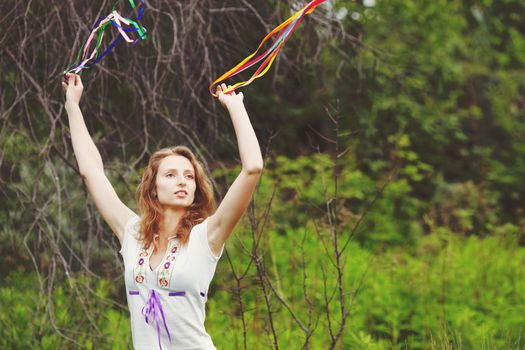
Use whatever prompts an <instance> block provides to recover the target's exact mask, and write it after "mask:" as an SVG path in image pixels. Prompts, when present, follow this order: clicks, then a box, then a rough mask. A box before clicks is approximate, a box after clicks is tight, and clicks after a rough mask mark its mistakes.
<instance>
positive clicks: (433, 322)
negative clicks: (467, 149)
mask: <svg viewBox="0 0 525 350" xmlns="http://www.w3.org/2000/svg"><path fill="white" fill-rule="evenodd" d="M345 234H347V232H343V233H342V237H344V235H345ZM267 236H269V237H268V238H267V244H268V247H271V249H268V250H267V251H268V255H267V256H266V259H267V260H270V261H271V263H268V266H270V267H271V266H273V267H271V268H270V269H271V272H272V280H273V281H276V282H275V288H276V290H277V291H278V292H279V294H280V295H281V296H283V297H284V298H285V299H286V300H287V302H288V303H289V304H291V307H292V309H293V310H294V311H295V312H296V313H297V314H298V315H299V318H300V319H301V320H302V322H305V323H306V322H307V314H306V312H305V310H307V309H308V305H307V303H306V302H305V300H304V296H303V288H302V283H303V276H302V271H301V261H302V259H301V255H302V251H301V241H302V239H303V238H305V243H304V254H305V256H307V257H308V262H307V271H306V272H307V279H306V282H305V283H306V290H307V293H308V297H309V298H310V299H311V301H312V303H313V305H315V311H314V317H316V316H315V315H317V317H319V320H318V325H317V328H316V330H315V332H314V336H313V338H312V348H313V349H323V348H326V344H328V343H329V338H328V330H327V323H326V317H325V316H323V313H324V307H325V305H326V304H325V300H324V299H323V282H322V281H323V276H324V275H326V277H327V283H328V285H327V289H328V290H332V288H333V287H334V283H335V275H333V273H334V271H333V269H331V268H330V266H329V264H327V260H326V257H325V256H324V253H323V251H322V250H323V248H321V247H320V245H319V242H318V240H317V239H316V234H315V233H314V232H313V228H310V229H307V230H296V231H292V232H289V235H288V236H286V237H285V236H283V235H279V234H277V233H276V232H269V233H267ZM515 243H516V236H515V235H513V236H509V237H506V238H487V239H479V238H476V237H470V238H468V239H463V238H458V237H457V236H455V235H454V234H452V233H450V232H448V231H446V230H440V231H439V232H436V233H435V234H432V235H429V236H426V237H425V238H424V239H422V240H420V241H419V244H418V246H417V248H416V249H415V253H414V254H413V255H411V254H409V253H407V252H404V251H402V250H391V251H390V252H387V253H384V254H380V255H376V256H373V255H372V254H371V253H370V252H368V251H366V250H363V249H361V248H357V247H352V248H350V251H349V252H348V256H349V257H351V258H350V260H348V262H347V264H348V268H347V269H346V273H345V276H344V279H345V281H347V285H348V286H352V288H357V287H358V281H359V280H360V277H361V275H362V274H363V273H364V272H365V271H368V272H367V275H366V278H365V283H364V285H363V286H361V287H360V289H359V291H358V294H357V297H356V300H355V301H354V304H353V309H352V312H351V316H350V323H349V324H348V326H347V328H346V331H345V333H344V337H343V344H344V345H343V348H345V349H346V348H350V349H392V348H395V349H405V348H409V349H428V348H430V347H431V346H432V348H435V349H449V348H454V349H517V348H520V347H521V346H523V345H524V344H523V334H524V329H523V322H525V316H524V315H525V293H524V292H525V283H524V282H523V281H525V275H524V272H523V269H522V268H521V266H522V265H523V263H524V262H525V250H524V249H523V248H517V247H516V244H515ZM265 244H266V243H265ZM228 249H229V252H230V255H231V256H234V257H236V256H237V254H238V251H237V247H236V246H235V245H234V244H230V245H229V246H228ZM234 259H237V258H234ZM235 262H236V266H243V265H242V264H240V261H237V260H236V261H235ZM244 263H247V261H244ZM217 273H218V274H220V275H226V274H227V273H228V268H227V267H226V266H225V265H219V269H218V271H217ZM225 283H227V281H225ZM218 287H219V289H220V284H219V286H218ZM229 290H231V289H230V288H228V289H220V291H219V292H217V293H216V294H215V295H213V297H212V298H210V300H209V301H208V302H209V304H208V305H209V312H208V314H207V329H208V331H209V332H210V334H211V335H212V337H213V338H214V341H215V343H216V345H217V347H218V348H228V347H229V348H236V349H237V348H242V332H241V330H242V324H241V322H240V317H239V314H238V311H239V309H238V303H237V300H236V298H235V297H234V295H232V294H231V293H230V292H228V291H229ZM261 297H262V295H261V292H260V291H259V290H256V289H247V290H245V291H243V302H244V303H245V309H246V310H247V312H246V315H245V317H246V322H247V324H248V348H251V349H252V348H253V349H257V348H263V347H265V346H266V345H270V343H271V339H269V338H267V336H266V333H265V332H264V327H265V323H264V322H263V321H262V320H261V316H262V315H264V313H265V306H264V303H263V302H262V300H261ZM272 305H274V311H275V313H274V315H273V317H274V322H275V323H276V327H277V332H278V334H279V336H280V340H279V344H280V345H281V346H284V347H289V348H294V349H295V348H299V347H300V346H301V344H302V342H303V340H304V339H303V333H302V331H301V330H300V329H299V327H298V326H297V325H295V324H294V323H293V321H292V320H291V317H290V316H289V314H288V312H287V311H286V309H284V308H283V307H279V306H278V305H279V303H277V302H276V301H275V300H273V301H272ZM332 312H333V313H332V315H333V317H334V318H335V320H337V317H338V316H337V315H338V310H337V308H334V309H333V310H332ZM335 322H337V321H335ZM266 326H267V324H266ZM232 344H235V346H232ZM453 344H455V345H453Z"/></svg>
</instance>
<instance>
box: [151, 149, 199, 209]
mask: <svg viewBox="0 0 525 350" xmlns="http://www.w3.org/2000/svg"><path fill="white" fill-rule="evenodd" d="M156 183H157V197H158V200H159V202H160V203H161V204H162V205H164V206H170V207H176V208H186V207H189V206H190V205H191V204H192V203H193V200H194V198H195V189H196V188H197V184H196V182H195V169H193V165H192V164H191V162H190V161H189V160H188V158H186V157H183V156H179V155H172V156H168V157H166V158H164V159H162V161H161V162H160V165H159V169H158V171H157V178H156Z"/></svg>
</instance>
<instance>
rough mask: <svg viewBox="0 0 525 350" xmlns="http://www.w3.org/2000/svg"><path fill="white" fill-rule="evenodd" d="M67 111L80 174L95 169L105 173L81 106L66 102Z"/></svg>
mask: <svg viewBox="0 0 525 350" xmlns="http://www.w3.org/2000/svg"><path fill="white" fill-rule="evenodd" d="M66 111H67V115H68V119H69V128H70V132H71V140H72V143H73V151H74V152H75V157H76V159H77V163H78V168H79V170H80V173H81V174H82V175H85V174H86V173H87V172H88V171H90V170H93V169H99V170H102V171H103V170H104V164H103V162H102V157H101V156H100V153H99V151H98V149H97V147H96V146H95V143H94V142H93V140H92V139H91V136H90V135H89V132H88V130H87V127H86V123H85V122H84V117H83V116H82V112H81V111H80V107H79V105H78V104H76V103H68V102H66Z"/></svg>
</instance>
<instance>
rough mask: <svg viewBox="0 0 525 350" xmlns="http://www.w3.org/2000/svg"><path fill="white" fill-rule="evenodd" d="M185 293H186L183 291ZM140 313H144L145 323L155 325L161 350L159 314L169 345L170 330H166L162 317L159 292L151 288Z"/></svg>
mask: <svg viewBox="0 0 525 350" xmlns="http://www.w3.org/2000/svg"><path fill="white" fill-rule="evenodd" d="M184 294H186V293H184ZM142 315H144V320H145V321H146V323H147V324H150V322H149V321H150V320H151V324H152V325H153V323H155V324H154V326H155V328H156V329H157V339H158V341H159V348H160V349H161V350H162V345H161V343H160V325H161V321H160V320H159V316H160V317H162V323H163V324H164V329H166V333H168V339H169V341H170V345H171V335H170V331H169V330H168V325H167V324H166V318H165V317H164V310H162V304H161V303H160V298H159V294H158V293H157V292H155V290H154V289H153V290H152V291H151V292H150V293H149V296H148V300H147V301H146V305H144V307H143V308H142Z"/></svg>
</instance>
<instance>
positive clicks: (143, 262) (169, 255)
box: [134, 239, 180, 289]
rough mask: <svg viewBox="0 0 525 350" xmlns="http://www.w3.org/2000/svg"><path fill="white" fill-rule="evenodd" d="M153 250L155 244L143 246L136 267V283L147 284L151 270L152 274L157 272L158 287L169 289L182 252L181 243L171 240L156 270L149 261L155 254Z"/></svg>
mask: <svg viewBox="0 0 525 350" xmlns="http://www.w3.org/2000/svg"><path fill="white" fill-rule="evenodd" d="M153 248H154V247H153V244H150V245H149V246H148V247H146V246H142V247H141V249H140V250H139V252H138V256H137V259H136V262H135V267H134V275H135V283H136V284H143V283H145V282H146V269H149V270H150V271H152V272H156V285H157V286H159V287H161V288H166V289H168V288H169V287H170V279H171V273H172V271H173V266H174V262H175V258H176V256H177V254H178V252H179V251H180V242H179V240H178V239H170V240H169V241H168V246H167V248H166V253H165V254H164V257H163V259H162V261H161V262H160V264H159V265H158V266H157V267H156V268H155V269H153V270H151V267H150V264H149V259H150V257H151V254H152V253H153ZM161 265H162V266H161Z"/></svg>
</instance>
